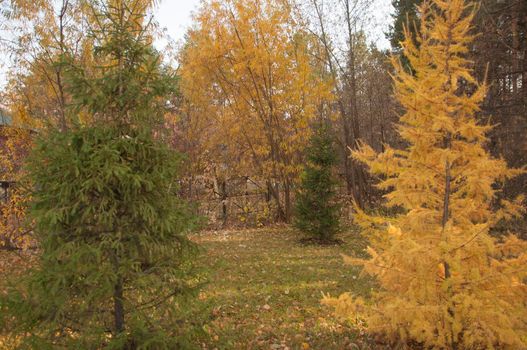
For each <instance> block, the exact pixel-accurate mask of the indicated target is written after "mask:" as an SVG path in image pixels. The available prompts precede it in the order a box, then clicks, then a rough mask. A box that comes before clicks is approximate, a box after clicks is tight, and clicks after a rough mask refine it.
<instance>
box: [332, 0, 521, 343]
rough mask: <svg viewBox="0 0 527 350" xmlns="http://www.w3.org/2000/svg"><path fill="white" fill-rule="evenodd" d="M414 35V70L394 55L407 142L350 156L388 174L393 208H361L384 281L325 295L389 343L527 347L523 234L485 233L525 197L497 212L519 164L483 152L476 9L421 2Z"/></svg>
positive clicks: (370, 262) (457, 0) (373, 270)
mask: <svg viewBox="0 0 527 350" xmlns="http://www.w3.org/2000/svg"><path fill="white" fill-rule="evenodd" d="M420 13H421V19H422V21H421V27H420V34H418V36H417V43H415V42H413V41H412V39H411V36H410V35H409V33H408V32H407V35H406V39H405V40H404V42H403V43H402V46H403V48H404V54H405V56H406V57H408V59H409V62H410V64H411V66H412V67H413V69H414V72H408V71H407V70H406V69H405V68H404V67H403V66H402V65H401V63H400V62H399V61H398V59H397V58H395V57H394V58H393V64H394V67H395V76H394V83H395V94H396V97H397V99H398V101H399V103H400V104H401V105H402V106H403V107H404V109H405V113H404V115H402V116H401V119H400V123H399V126H398V131H399V133H400V135H401V137H402V138H403V139H404V140H405V141H406V142H407V144H408V145H409V146H408V148H406V149H404V150H395V149H392V148H387V149H386V151H385V152H383V153H381V154H376V153H375V152H374V151H373V150H372V149H371V148H369V147H367V146H365V145H363V146H362V147H361V148H360V150H359V151H357V152H354V153H353V157H354V158H355V159H358V160H360V161H362V162H364V163H365V164H366V165H368V166H369V168H370V171H371V172H372V173H373V174H376V175H382V176H381V179H380V182H379V185H378V186H379V188H380V189H383V190H386V191H387V194H386V195H385V199H386V205H387V206H388V207H391V208H398V212H399V213H401V211H402V213H401V214H398V215H395V216H393V217H385V216H382V215H368V214H366V213H364V212H362V211H358V212H357V215H356V217H355V219H356V221H357V223H358V224H359V225H360V226H361V227H362V228H363V230H364V233H365V234H366V235H367V236H368V237H369V240H370V245H371V247H369V248H368V252H369V254H370V258H369V259H367V260H358V259H353V258H347V259H346V262H350V263H354V264H355V263H360V264H361V265H363V273H365V274H368V275H371V276H374V277H375V278H376V279H377V280H378V282H379V284H380V288H379V291H378V292H377V293H375V294H374V295H373V296H372V298H371V300H369V301H368V302H367V303H366V304H365V302H364V301H363V300H362V299H359V298H355V297H353V296H351V295H349V294H345V295H343V296H341V297H339V298H336V299H335V298H329V297H325V298H324V303H326V304H328V305H332V306H334V307H335V311H336V314H337V316H339V317H344V318H346V319H347V320H350V321H351V322H353V323H355V324H357V320H360V322H361V324H365V325H367V329H368V330H369V331H370V332H372V333H378V334H381V335H383V336H384V337H385V338H386V339H387V340H388V341H391V342H402V343H405V342H408V341H412V342H417V343H420V344H422V345H423V346H424V347H425V348H434V349H445V348H446V349H454V348H457V349H493V348H500V349H525V348H527V324H526V323H525V316H526V315H527V285H526V283H525V282H526V280H527V264H526V263H527V254H526V251H527V242H525V241H522V240H520V239H518V238H515V237H514V236H511V237H505V238H503V240H500V241H498V240H497V239H496V238H494V237H492V236H491V235H490V234H489V230H490V228H491V227H492V226H493V225H495V224H496V223H497V221H498V220H500V219H508V218H510V217H512V216H514V215H519V214H521V213H522V212H523V208H522V207H521V201H520V200H517V201H510V202H503V203H502V204H503V206H502V208H501V209H499V210H498V211H496V210H494V209H493V206H492V205H491V202H492V201H493V200H494V198H495V195H496V192H497V188H498V187H497V186H496V184H499V183H501V182H503V181H505V180H507V179H509V178H511V177H513V176H516V175H518V174H520V173H522V170H518V169H509V168H508V167H507V165H506V163H505V162H504V161H503V160H502V159H495V158H493V157H491V155H490V154H489V153H488V152H487V151H486V150H485V148H484V145H485V142H486V140H487V138H486V133H487V132H488V131H489V130H490V129H491V127H490V126H488V125H480V124H478V123H477V121H476V118H475V114H476V112H478V110H479V105H480V104H481V103H482V101H483V99H484V97H485V93H486V86H485V85H484V84H479V83H478V82H476V81H475V79H474V78H473V76H472V72H471V69H470V66H471V62H469V61H468V60H466V59H465V58H464V54H465V53H467V52H468V50H469V48H470V45H471V42H472V40H473V35H472V34H471V33H472V32H471V21H472V18H473V16H474V6H473V4H472V3H470V2H467V1H465V0H448V1H447V0H444V1H443V0H434V1H430V2H426V1H425V3H424V4H423V5H422V6H421V7H420Z"/></svg>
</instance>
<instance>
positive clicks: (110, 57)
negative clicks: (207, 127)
mask: <svg viewBox="0 0 527 350" xmlns="http://www.w3.org/2000/svg"><path fill="white" fill-rule="evenodd" d="M149 5H150V4H149V3H146V2H142V1H141V0H120V1H110V2H95V3H94V4H93V5H92V11H93V13H94V14H96V15H97V18H98V21H97V22H98V26H97V27H96V28H95V29H94V30H93V31H92V35H93V36H94V37H95V38H96V39H97V40H96V43H97V46H96V47H95V48H94V51H95V52H94V54H95V55H100V56H102V58H104V59H103V60H102V61H104V62H111V64H109V65H105V66H101V67H99V68H98V69H100V71H99V73H98V74H94V75H92V74H90V73H91V72H90V71H86V70H84V69H83V68H82V67H77V68H76V69H69V70H68V71H69V72H68V76H69V78H68V79H69V81H70V85H69V86H70V87H74V89H73V88H72V89H70V90H69V91H68V93H69V94H70V96H71V99H72V103H74V104H75V106H76V107H77V108H76V109H75V110H82V111H85V112H89V113H90V114H91V115H92V116H93V123H92V124H91V125H90V126H89V127H83V125H82V123H79V122H74V123H73V124H72V125H71V127H70V128H68V130H61V129H60V128H52V129H49V130H48V131H47V132H45V133H44V132H43V133H41V135H40V137H39V138H38V140H37V142H36V147H35V149H34V150H33V152H32V155H31V156H30V159H29V161H28V164H29V165H28V171H29V177H30V179H31V181H32V183H34V184H35V186H34V190H33V198H32V200H31V203H30V217H31V218H32V219H33V220H34V221H35V237H36V239H37V242H38V244H39V247H40V248H41V254H40V257H39V261H38V263H37V264H36V265H35V266H34V267H33V268H31V269H30V270H29V271H28V272H27V274H26V275H24V276H23V277H22V278H16V279H14V280H13V281H12V282H11V284H10V285H9V286H8V288H7V290H6V293H5V294H3V295H2V297H1V299H0V310H1V312H0V314H1V316H0V327H1V330H2V331H3V332H2V333H4V334H9V335H10V337H11V340H12V342H13V343H12V344H10V346H11V348H31V349H35V348H38V349H44V348H57V347H64V348H69V349H95V348H97V349H100V348H107V349H175V348H186V347H188V343H185V337H184V333H185V331H184V330H185V329H186V323H185V322H184V319H185V317H186V316H185V315H186V312H189V310H190V309H189V307H188V300H189V299H188V297H189V296H190V294H189V293H190V292H191V291H192V290H193V289H194V287H195V285H196V284H197V283H198V282H199V276H196V275H193V274H191V271H192V263H191V262H192V257H193V255H194V253H195V247H194V245H193V244H191V243H190V241H189V240H188V239H187V238H186V234H187V233H188V232H189V230H191V229H192V228H193V227H195V225H196V224H197V219H196V217H195V216H194V215H193V214H192V212H191V211H190V209H189V207H188V206H187V204H186V203H184V202H183V201H182V200H180V199H179V198H178V196H177V183H176V181H177V178H178V174H179V167H180V158H181V156H180V155H179V154H178V153H175V152H174V151H173V150H171V149H170V148H169V147H168V146H167V145H166V144H165V143H164V142H163V141H162V139H161V138H160V135H158V134H156V135H154V134H155V133H154V131H157V129H156V126H158V125H160V124H162V123H163V119H164V116H165V113H166V101H167V99H168V98H169V97H170V96H171V95H172V94H173V92H174V88H175V84H174V76H173V75H171V74H170V73H169V72H167V71H166V70H165V69H164V68H163V66H162V65H161V63H160V59H159V55H158V54H157V52H156V51H155V50H154V48H153V47H152V44H151V40H150V37H149V36H148V30H145V28H146V25H147V24H146V23H148V22H146V10H147V9H148V6H149ZM75 110H74V111H75ZM71 120H73V121H75V118H72V119H71ZM196 316H197V315H193V318H194V319H195V318H196Z"/></svg>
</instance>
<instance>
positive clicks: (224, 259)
mask: <svg viewBox="0 0 527 350" xmlns="http://www.w3.org/2000/svg"><path fill="white" fill-rule="evenodd" d="M301 238H302V236H300V235H298V234H297V233H295V232H293V231H292V230H291V229H289V228H287V227H283V228H275V229H259V230H241V231H217V232H206V233H202V234H199V235H195V236H194V237H193V240H194V241H196V242H198V243H199V244H200V245H201V246H202V247H203V248H204V249H205V252H204V254H203V256H202V259H203V264H205V265H206V266H207V267H208V270H209V273H210V277H209V283H208V285H207V286H206V287H205V288H204V289H203V290H202V292H201V297H200V299H201V300H204V301H206V302H207V303H208V304H210V305H211V312H210V313H211V314H210V320H209V322H207V323H208V324H207V326H206V328H207V331H208V333H209V334H210V339H209V340H208V341H207V342H206V343H204V344H203V345H204V346H205V347H206V348H210V349H213V348H218V349H354V348H364V347H365V344H364V343H363V342H364V340H361V338H362V337H360V336H359V335H358V334H357V333H356V332H355V331H354V330H352V329H350V328H348V327H346V326H344V325H342V324H339V323H338V322H336V321H335V319H334V317H333V316H332V315H331V310H330V309H329V308H326V307H324V306H322V305H321V304H320V299H321V298H322V292H324V293H330V294H332V295H335V296H338V295H340V294H341V293H343V292H347V291H353V292H354V293H357V294H359V295H366V294H367V293H369V291H370V290H371V288H372V283H371V281H370V280H367V279H366V278H362V277H360V276H359V272H360V270H359V268H357V267H353V266H349V267H343V264H342V257H341V254H350V255H356V254H362V253H361V252H362V250H363V248H364V246H365V243H364V241H363V240H362V239H361V238H360V235H359V234H358V233H356V232H352V233H349V234H346V235H344V236H341V238H342V239H343V240H344V243H343V244H342V245H332V246H315V245H303V244H302V243H300V239H301Z"/></svg>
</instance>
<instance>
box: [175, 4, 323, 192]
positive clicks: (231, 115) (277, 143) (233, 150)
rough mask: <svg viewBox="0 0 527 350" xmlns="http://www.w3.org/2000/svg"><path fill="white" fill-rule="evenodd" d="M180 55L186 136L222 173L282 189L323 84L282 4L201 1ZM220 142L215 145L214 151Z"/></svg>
mask: <svg viewBox="0 0 527 350" xmlns="http://www.w3.org/2000/svg"><path fill="white" fill-rule="evenodd" d="M195 19H196V22H197V25H196V26H195V27H194V28H193V29H192V30H191V31H190V32H189V33H188V36H187V42H186V46H185V47H184V49H183V50H182V53H181V57H180V62H181V69H180V74H181V77H182V83H181V89H182V92H183V95H184V97H185V99H186V101H187V104H188V108H187V107H185V108H184V110H183V114H185V115H184V118H183V119H185V120H186V123H187V127H188V128H189V135H188V137H189V138H190V139H191V140H193V142H195V145H196V147H195V148H198V149H200V152H201V153H202V154H205V153H208V154H210V155H213V158H214V161H215V162H216V163H217V164H223V165H225V164H227V165H228V169H229V171H232V172H235V173H237V174H242V175H253V176H257V177H261V178H264V179H266V180H269V181H271V179H272V181H278V182H281V183H282V184H289V183H291V182H292V181H294V179H295V178H296V176H297V175H298V173H299V171H300V169H301V157H300V155H301V152H300V151H301V150H302V149H303V147H304V145H305V144H306V141H307V140H308V138H309V137H308V136H309V124H310V121H311V120H313V119H314V118H315V116H316V113H317V108H318V106H319V105H320V104H321V102H322V101H324V100H327V99H330V98H331V93H330V91H331V85H330V82H329V81H325V80H324V79H322V78H321V77H320V76H319V75H318V73H317V72H316V71H315V70H314V69H313V68H312V64H311V63H312V62H311V60H312V58H311V57H310V55H309V52H310V51H309V50H310V48H311V47H312V46H313V45H316V40H315V38H313V37H312V36H311V35H310V34H309V33H308V32H307V31H305V30H304V29H303V27H302V25H301V23H299V22H298V21H296V20H295V18H294V13H293V10H292V7H291V5H290V4H289V2H288V1H285V0H262V1H253V0H239V1H234V0H227V1H219V0H213V1H210V2H207V3H204V4H203V6H202V8H201V10H200V11H199V13H198V14H197V16H196V18H195ZM218 145H221V147H218Z"/></svg>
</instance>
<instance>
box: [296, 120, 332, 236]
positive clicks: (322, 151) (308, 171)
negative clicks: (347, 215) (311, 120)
mask: <svg viewBox="0 0 527 350" xmlns="http://www.w3.org/2000/svg"><path fill="white" fill-rule="evenodd" d="M305 152H306V164H305V165H304V171H303V172H302V174H301V177H300V185H299V189H298V193H297V195H296V208H295V209H296V210H295V220H294V224H295V227H297V228H298V229H299V230H300V231H302V232H303V233H305V234H307V235H309V236H310V238H311V239H313V240H314V241H316V242H318V243H331V242H333V241H334V236H335V234H337V233H338V232H339V231H340V229H341V227H340V223H339V215H340V213H339V209H340V208H339V204H338V203H337V202H336V198H335V195H336V186H337V184H338V182H337V181H336V179H335V176H334V170H335V169H334V167H335V165H336V162H337V156H336V153H335V149H334V145H333V137H332V135H331V134H330V132H329V127H328V126H327V125H326V124H320V125H318V126H316V129H315V132H314V134H313V135H312V136H311V140H310V144H309V146H308V147H307V148H306V151H305Z"/></svg>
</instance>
